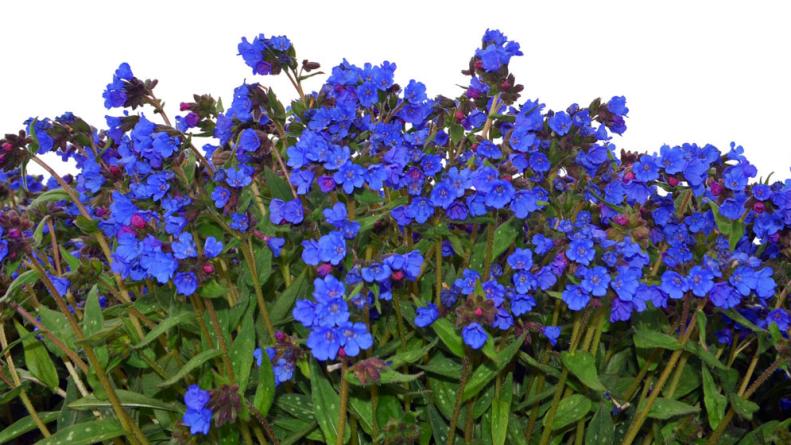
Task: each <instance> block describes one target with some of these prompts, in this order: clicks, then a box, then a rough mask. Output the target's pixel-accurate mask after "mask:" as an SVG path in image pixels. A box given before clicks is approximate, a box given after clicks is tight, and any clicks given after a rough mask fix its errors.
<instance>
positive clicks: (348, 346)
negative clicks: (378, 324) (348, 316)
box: [338, 321, 374, 357]
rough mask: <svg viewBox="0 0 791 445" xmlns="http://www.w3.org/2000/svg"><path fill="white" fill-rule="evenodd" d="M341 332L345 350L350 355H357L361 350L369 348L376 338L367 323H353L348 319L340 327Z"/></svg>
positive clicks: (342, 344)
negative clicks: (369, 330)
mask: <svg viewBox="0 0 791 445" xmlns="http://www.w3.org/2000/svg"><path fill="white" fill-rule="evenodd" d="M338 331H339V332H340V341H341V346H342V347H343V352H345V353H346V355H347V356H349V357H356V356H357V355H358V354H360V351H362V350H364V349H368V348H370V347H371V346H373V344H374V338H373V336H372V335H371V333H370V332H368V328H367V327H366V326H365V323H352V322H350V321H347V322H345V323H342V324H341V325H340V326H339V327H338Z"/></svg>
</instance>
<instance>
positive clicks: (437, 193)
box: [431, 181, 457, 209]
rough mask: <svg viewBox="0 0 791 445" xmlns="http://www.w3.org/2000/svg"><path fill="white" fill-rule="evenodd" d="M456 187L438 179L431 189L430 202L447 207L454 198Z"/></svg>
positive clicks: (435, 205)
mask: <svg viewBox="0 0 791 445" xmlns="http://www.w3.org/2000/svg"><path fill="white" fill-rule="evenodd" d="M456 197H457V194H456V189H454V187H453V185H452V184H451V183H450V182H449V181H440V182H438V183H437V184H436V185H434V189H433V190H431V204H432V205H433V206H434V207H442V208H443V209H447V208H448V207H450V205H451V204H453V202H454V201H455V200H456Z"/></svg>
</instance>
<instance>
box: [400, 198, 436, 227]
mask: <svg viewBox="0 0 791 445" xmlns="http://www.w3.org/2000/svg"><path fill="white" fill-rule="evenodd" d="M432 215H434V207H433V206H432V205H431V201H429V200H428V199H426V198H423V197H419V198H415V199H413V200H412V202H411V203H409V205H408V206H407V208H406V216H408V217H410V218H412V219H414V220H415V221H417V222H418V223H419V224H423V223H425V222H426V221H428V219H429V218H431V216H432Z"/></svg>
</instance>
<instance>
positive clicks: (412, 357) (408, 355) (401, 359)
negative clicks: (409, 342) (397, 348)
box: [388, 339, 438, 369]
mask: <svg viewBox="0 0 791 445" xmlns="http://www.w3.org/2000/svg"><path fill="white" fill-rule="evenodd" d="M437 341H438V340H437V339H434V341H432V342H431V343H429V344H427V345H426V346H424V347H422V348H410V349H408V350H406V351H404V352H399V353H398V354H395V355H393V356H391V357H390V359H389V360H388V361H389V362H390V366H391V367H392V368H394V369H396V368H399V367H401V365H408V364H412V363H415V362H416V361H418V360H420V359H421V358H423V356H424V355H426V354H428V352H429V351H430V350H431V348H433V347H434V346H435V345H436V344H437Z"/></svg>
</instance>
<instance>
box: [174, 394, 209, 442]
mask: <svg viewBox="0 0 791 445" xmlns="http://www.w3.org/2000/svg"><path fill="white" fill-rule="evenodd" d="M209 398H210V395H209V391H205V390H203V389H201V387H200V386H198V385H190V386H189V388H187V392H185V393H184V404H185V405H187V411H186V412H185V413H184V416H183V417H182V419H181V421H182V422H183V423H184V425H186V426H188V427H189V429H190V434H192V435H193V436H194V435H197V434H204V435H205V434H208V433H209V428H210V427H211V417H212V411H211V409H209V408H206V404H207V403H208V402H209Z"/></svg>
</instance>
